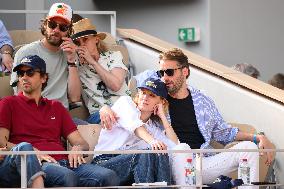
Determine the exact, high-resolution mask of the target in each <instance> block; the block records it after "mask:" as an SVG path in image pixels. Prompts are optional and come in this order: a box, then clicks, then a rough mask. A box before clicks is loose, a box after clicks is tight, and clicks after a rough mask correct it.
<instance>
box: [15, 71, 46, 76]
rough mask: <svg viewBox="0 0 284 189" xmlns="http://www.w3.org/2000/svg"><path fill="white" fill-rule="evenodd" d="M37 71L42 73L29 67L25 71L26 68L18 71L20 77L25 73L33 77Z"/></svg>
mask: <svg viewBox="0 0 284 189" xmlns="http://www.w3.org/2000/svg"><path fill="white" fill-rule="evenodd" d="M36 72H39V73H40V71H38V70H34V69H28V70H26V71H24V70H18V71H17V76H18V77H24V75H25V74H26V75H27V76H28V77H33V76H34V74H35V73H36Z"/></svg>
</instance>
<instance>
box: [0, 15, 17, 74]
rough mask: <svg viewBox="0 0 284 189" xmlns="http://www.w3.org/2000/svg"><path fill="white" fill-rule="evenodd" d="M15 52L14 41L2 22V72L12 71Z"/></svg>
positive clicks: (0, 64) (0, 29) (0, 56)
mask: <svg viewBox="0 0 284 189" xmlns="http://www.w3.org/2000/svg"><path fill="white" fill-rule="evenodd" d="M13 52H14V49H13V43H12V39H11V37H10V35H9V33H8V32H7V30H6V28H5V26H4V24H3V22H2V21H1V20H0V53H1V54H0V71H5V72H6V71H8V72H11V71H12V65H13Z"/></svg>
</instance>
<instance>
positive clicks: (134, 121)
mask: <svg viewBox="0 0 284 189" xmlns="http://www.w3.org/2000/svg"><path fill="white" fill-rule="evenodd" d="M111 109H112V110H113V111H114V112H115V113H116V114H117V116H118V117H119V119H118V120H117V122H118V124H117V125H116V126H118V127H123V128H124V129H126V130H128V131H130V132H131V133H133V132H134V131H135V129H137V128H138V127H141V126H142V125H143V124H144V123H143V122H142V120H141V119H140V115H141V113H140V111H139V110H138V109H137V108H136V105H135V103H134V102H133V101H132V99H131V97H129V96H121V97H120V98H119V99H118V100H117V101H116V102H115V103H114V105H113V106H112V107H111Z"/></svg>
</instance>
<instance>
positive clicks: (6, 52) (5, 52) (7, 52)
mask: <svg viewBox="0 0 284 189" xmlns="http://www.w3.org/2000/svg"><path fill="white" fill-rule="evenodd" d="M1 54H9V55H10V56H12V53H11V52H10V51H7V50H6V51H3V52H1Z"/></svg>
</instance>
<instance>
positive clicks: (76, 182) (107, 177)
mask: <svg viewBox="0 0 284 189" xmlns="http://www.w3.org/2000/svg"><path fill="white" fill-rule="evenodd" d="M58 163H59V164H55V163H47V162H46V163H44V164H43V165H42V169H43V170H44V172H45V173H46V179H45V186H46V187H56V186H64V187H74V186H79V187H91V186H116V185H118V184H119V178H118V177H117V175H116V173H115V172H114V171H112V170H109V169H107V168H104V167H100V166H98V165H93V164H82V165H80V166H79V167H77V168H71V167H69V163H68V161H67V160H60V161H58Z"/></svg>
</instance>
